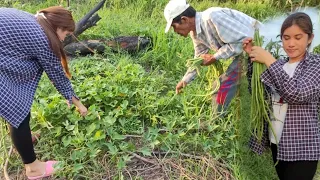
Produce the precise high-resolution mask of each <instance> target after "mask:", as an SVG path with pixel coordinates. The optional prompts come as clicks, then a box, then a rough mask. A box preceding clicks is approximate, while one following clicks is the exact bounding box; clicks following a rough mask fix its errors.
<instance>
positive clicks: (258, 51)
mask: <svg viewBox="0 0 320 180" xmlns="http://www.w3.org/2000/svg"><path fill="white" fill-rule="evenodd" d="M249 57H250V59H251V61H253V62H258V63H262V64H265V65H267V66H268V67H269V66H270V65H271V64H272V63H274V62H275V61H276V59H275V58H274V57H273V56H272V54H270V53H269V52H268V51H266V50H264V49H263V48H262V47H259V46H253V47H252V50H251V52H250V54H249Z"/></svg>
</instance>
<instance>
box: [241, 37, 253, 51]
mask: <svg viewBox="0 0 320 180" xmlns="http://www.w3.org/2000/svg"><path fill="white" fill-rule="evenodd" d="M252 47H253V44H252V38H251V37H248V38H245V39H244V40H243V41H242V48H243V50H244V51H245V52H246V53H248V54H250V53H251V50H252Z"/></svg>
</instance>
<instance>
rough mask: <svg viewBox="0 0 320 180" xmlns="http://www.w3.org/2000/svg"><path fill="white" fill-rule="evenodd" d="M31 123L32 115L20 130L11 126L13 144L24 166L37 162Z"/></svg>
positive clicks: (24, 121) (25, 120)
mask: <svg viewBox="0 0 320 180" xmlns="http://www.w3.org/2000/svg"><path fill="white" fill-rule="evenodd" d="M29 122H30V113H29V114H28V116H27V117H26V118H25V119H24V120H23V122H22V123H21V124H20V126H19V127H18V128H14V127H12V126H11V125H9V129H10V134H11V139H12V142H13V144H14V146H15V148H16V150H17V151H18V153H19V154H20V156H21V158H22V161H23V163H24V164H30V163H32V162H34V161H35V160H36V154H35V152H34V149H33V144H32V137H31V130H30V125H29Z"/></svg>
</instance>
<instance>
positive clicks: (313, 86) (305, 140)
mask: <svg viewBox="0 0 320 180" xmlns="http://www.w3.org/2000/svg"><path fill="white" fill-rule="evenodd" d="M280 35H281V39H282V43H283V49H284V50H285V52H286V54H287V56H288V57H287V58H284V59H279V60H277V61H276V60H275V58H274V57H273V56H272V55H271V54H270V53H269V52H267V51H266V50H264V49H262V48H261V47H256V46H252V39H250V38H249V39H246V40H245V41H244V43H243V45H244V50H245V51H246V52H247V53H248V54H249V57H250V58H251V60H252V61H253V62H257V63H263V64H265V65H266V66H267V68H268V69H267V70H266V71H265V72H264V73H262V75H261V76H260V79H261V81H262V83H263V84H264V85H265V87H266V89H267V92H268V94H269V95H270V97H271V98H270V100H271V102H270V103H271V105H272V112H270V114H272V115H271V116H270V119H271V125H272V128H273V130H274V132H275V134H273V133H272V131H271V130H270V127H269V129H268V128H265V133H264V135H265V137H263V139H262V142H260V143H259V142H258V141H257V140H256V139H254V138H252V140H251V143H250V145H251V148H252V149H253V150H254V151H256V152H258V153H259V154H260V153H262V152H263V150H264V149H265V147H266V145H269V144H271V150H272V156H273V160H274V163H275V164H276V166H275V168H276V171H277V174H278V176H279V178H280V180H312V179H313V176H314V175H315V172H316V170H317V164H318V160H319V159H320V132H319V117H318V109H319V103H320V56H319V55H314V54H311V53H309V52H308V48H309V46H310V45H311V42H312V40H313V37H314V35H313V27H312V21H311V19H310V17H309V16H308V15H307V14H305V13H302V12H297V13H294V14H291V15H290V16H288V17H287V18H286V19H285V21H284V22H283V24H282V27H281V33H280ZM251 65H252V64H251ZM250 69H251V68H249V70H250ZM250 74H251V73H250V71H249V73H248V75H250ZM249 79H250V78H249ZM249 84H250V82H249ZM267 131H269V132H267ZM269 142H270V143H269Z"/></svg>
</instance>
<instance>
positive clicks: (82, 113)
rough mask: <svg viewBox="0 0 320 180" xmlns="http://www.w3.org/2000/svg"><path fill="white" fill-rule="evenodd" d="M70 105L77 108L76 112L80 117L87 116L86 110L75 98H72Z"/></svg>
mask: <svg viewBox="0 0 320 180" xmlns="http://www.w3.org/2000/svg"><path fill="white" fill-rule="evenodd" d="M72 103H73V104H74V105H75V106H76V107H77V111H78V112H79V113H80V115H81V116H86V115H87V114H88V109H87V108H86V107H85V106H84V105H83V104H82V103H81V101H80V100H78V99H77V98H75V97H72Z"/></svg>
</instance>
